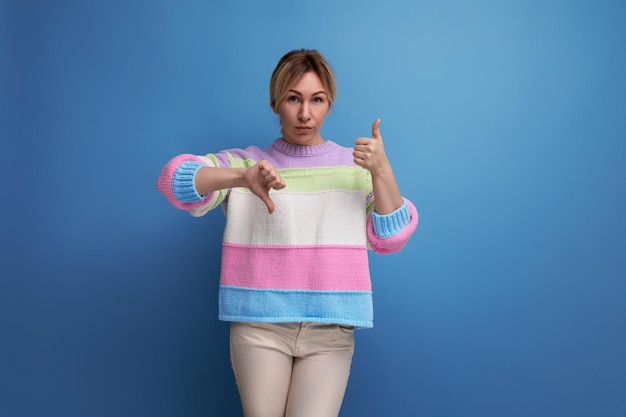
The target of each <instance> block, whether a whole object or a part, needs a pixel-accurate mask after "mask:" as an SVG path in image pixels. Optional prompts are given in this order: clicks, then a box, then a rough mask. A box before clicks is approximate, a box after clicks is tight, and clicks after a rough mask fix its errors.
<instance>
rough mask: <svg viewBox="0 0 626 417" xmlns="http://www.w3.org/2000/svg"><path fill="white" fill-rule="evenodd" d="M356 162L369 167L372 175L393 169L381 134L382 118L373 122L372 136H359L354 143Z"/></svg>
mask: <svg viewBox="0 0 626 417" xmlns="http://www.w3.org/2000/svg"><path fill="white" fill-rule="evenodd" d="M352 155H353V156H354V163H355V164H357V165H359V166H361V167H363V168H365V169H367V170H368V171H369V172H370V173H371V174H372V176H377V175H381V174H384V173H385V172H387V171H390V170H391V165H390V164H389V160H388V159H387V154H386V153H385V148H384V146H383V137H382V135H381V134H380V119H376V120H375V121H374V123H373V124H372V137H371V138H365V137H362V138H358V139H357V140H356V142H355V145H354V151H353V152H352Z"/></svg>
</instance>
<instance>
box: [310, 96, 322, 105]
mask: <svg viewBox="0 0 626 417" xmlns="http://www.w3.org/2000/svg"><path fill="white" fill-rule="evenodd" d="M323 102H324V99H323V98H322V97H313V103H315V104H320V103H323Z"/></svg>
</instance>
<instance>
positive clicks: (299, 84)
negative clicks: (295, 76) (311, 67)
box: [291, 71, 326, 94]
mask: <svg viewBox="0 0 626 417" xmlns="http://www.w3.org/2000/svg"><path fill="white" fill-rule="evenodd" d="M291 90H294V91H296V92H299V93H303V94H304V93H308V94H315V93H319V92H321V93H326V88H324V83H322V80H321V79H320V77H319V75H317V74H316V73H315V72H313V71H309V72H307V73H306V74H304V75H303V76H302V77H301V78H300V79H299V80H298V81H296V83H295V84H294V85H293V87H291Z"/></svg>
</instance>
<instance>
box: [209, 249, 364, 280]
mask: <svg viewBox="0 0 626 417" xmlns="http://www.w3.org/2000/svg"><path fill="white" fill-rule="evenodd" d="M220 283H221V284H222V285H231V286H236V287H245V288H259V289H261V288H264V289H267V288H273V289H282V290H287V289H293V290H296V289H299V290H324V291H332V290H336V291H371V289H372V286H371V282H370V275H369V266H368V261H367V249H366V248H365V247H354V246H353V247H345V246H333V247H329V246H324V247H320V246H316V247H293V246H289V247H282V246H255V247H250V246H242V245H233V244H227V243H224V244H223V258H222V275H221V280H220Z"/></svg>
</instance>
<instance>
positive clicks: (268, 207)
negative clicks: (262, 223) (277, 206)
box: [259, 194, 274, 214]
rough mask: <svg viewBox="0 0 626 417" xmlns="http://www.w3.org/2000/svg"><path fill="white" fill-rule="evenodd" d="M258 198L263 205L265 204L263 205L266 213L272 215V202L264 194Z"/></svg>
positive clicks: (267, 195)
mask: <svg viewBox="0 0 626 417" xmlns="http://www.w3.org/2000/svg"><path fill="white" fill-rule="evenodd" d="M259 197H260V198H261V200H263V203H265V205H266V206H267V211H268V212H269V214H272V213H273V212H274V202H273V201H272V199H271V198H270V196H269V194H265V195H262V196H259Z"/></svg>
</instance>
